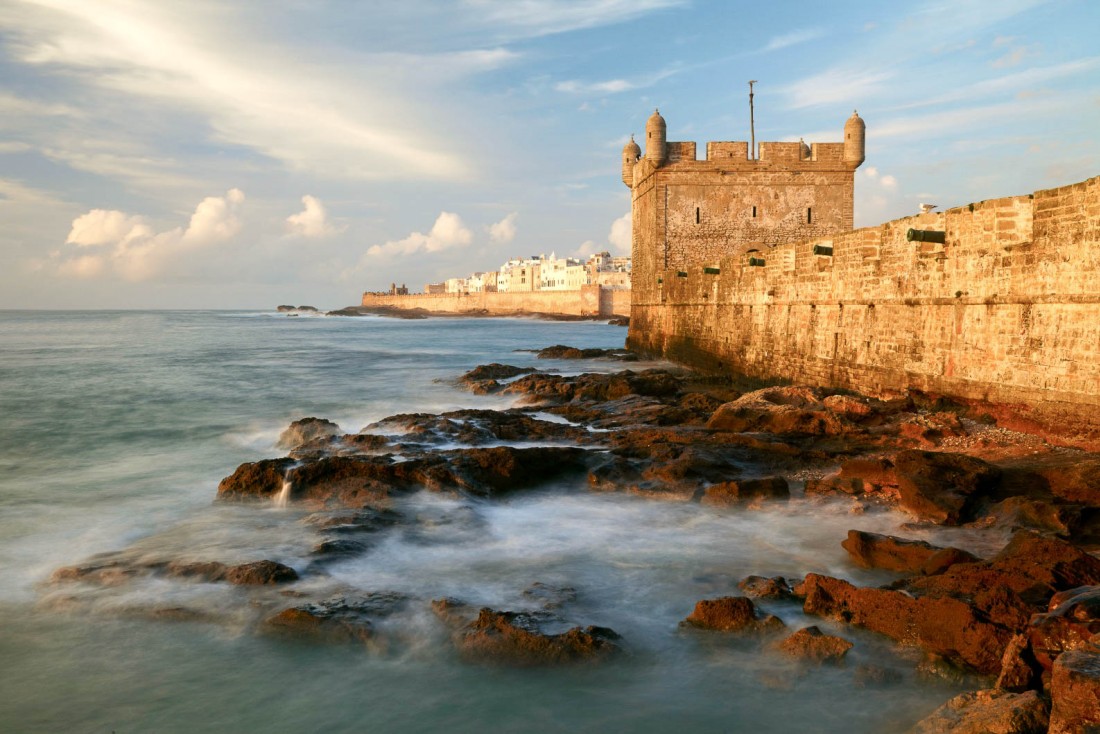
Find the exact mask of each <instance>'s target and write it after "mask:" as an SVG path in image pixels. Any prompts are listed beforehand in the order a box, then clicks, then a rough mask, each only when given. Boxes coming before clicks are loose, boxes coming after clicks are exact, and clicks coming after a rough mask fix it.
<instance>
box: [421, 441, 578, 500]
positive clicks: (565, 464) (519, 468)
mask: <svg viewBox="0 0 1100 734" xmlns="http://www.w3.org/2000/svg"><path fill="white" fill-rule="evenodd" d="M441 456H442V457H443V458H444V459H446V462H445V463H442V464H439V465H436V466H433V467H430V468H429V469H426V470H425V471H424V472H422V475H423V478H424V485H425V486H426V487H428V488H429V489H438V488H444V489H445V488H448V487H456V488H459V489H462V490H465V491H466V492H469V493H470V494H474V495H477V496H480V497H495V496H499V495H504V494H508V493H511V492H516V491H518V490H521V489H528V488H530V487H536V486H538V485H541V484H545V483H546V482H548V481H550V480H552V479H555V478H557V477H561V476H564V475H568V474H571V473H579V472H583V471H584V470H585V468H586V467H587V458H588V453H587V452H586V451H585V450H584V449H579V448H571V447H541V446H540V447H533V448H515V447H512V446H496V447H493V448H482V449H457V450H454V451H447V452H442V453H441Z"/></svg>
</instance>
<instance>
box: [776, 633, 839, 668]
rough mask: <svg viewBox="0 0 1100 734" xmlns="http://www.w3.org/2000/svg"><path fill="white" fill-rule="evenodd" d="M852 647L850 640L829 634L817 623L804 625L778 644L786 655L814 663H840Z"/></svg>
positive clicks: (777, 646)
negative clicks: (808, 625)
mask: <svg viewBox="0 0 1100 734" xmlns="http://www.w3.org/2000/svg"><path fill="white" fill-rule="evenodd" d="M852 647H853V645H852V643H851V642H848V640H845V639H844V638H843V637H836V636H834V635H827V634H825V633H824V632H822V631H821V630H820V629H819V628H818V627H817V626H816V625H814V626H810V627H804V628H803V629H800V630H799V631H798V632H795V633H794V634H793V635H791V636H790V637H788V638H787V639H785V640H783V641H782V642H780V643H779V644H778V645H776V648H777V649H778V650H779V651H780V652H782V653H784V654H785V655H790V656H791V657H795V658H799V659H801V660H807V661H810V662H814V663H838V662H840V661H841V660H843V659H844V656H845V655H847V654H848V651H849V650H851V649H852Z"/></svg>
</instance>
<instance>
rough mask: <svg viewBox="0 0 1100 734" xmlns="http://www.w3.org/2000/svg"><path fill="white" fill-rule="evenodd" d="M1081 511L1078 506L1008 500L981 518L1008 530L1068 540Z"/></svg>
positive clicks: (1013, 498)
mask: <svg viewBox="0 0 1100 734" xmlns="http://www.w3.org/2000/svg"><path fill="white" fill-rule="evenodd" d="M1082 510H1083V508H1082V507H1081V506H1080V505H1066V504H1057V503H1054V502H1047V501H1045V500H1040V499H1032V498H1029V497H1009V498H1008V499H1005V500H1002V501H1000V502H998V503H997V504H995V505H993V506H992V507H991V508H990V509H989V510H988V511H987V512H985V513H984V517H986V518H989V519H991V520H992V521H993V522H994V523H995V524H997V525H1003V526H1005V527H1008V528H1009V529H1011V530H1019V529H1021V528H1026V529H1028V530H1038V531H1041V532H1048V533H1054V534H1056V535H1061V536H1062V537H1069V536H1070V535H1072V534H1073V531H1074V530H1075V529H1076V528H1077V527H1078V525H1079V524H1080V522H1081V515H1082Z"/></svg>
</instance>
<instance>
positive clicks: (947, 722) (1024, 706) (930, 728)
mask: <svg viewBox="0 0 1100 734" xmlns="http://www.w3.org/2000/svg"><path fill="white" fill-rule="evenodd" d="M1048 718H1049V715H1048V712H1047V705H1046V702H1045V701H1043V699H1042V697H1041V696H1040V695H1039V694H1038V692H1036V691H1028V692H1027V693H1009V692H1008V691H998V690H996V689H991V690H984V691H971V692H970V693H963V694H960V695H958V696H955V697H954V698H952V699H951V700H950V701H948V702H947V703H945V704H944V705H943V706H940V707H939V708H938V709H936V710H935V711H934V712H933V713H932V715H931V716H929V717H928V718H926V719H924V720H923V721H921V722H919V723H918V724H917V725H916V726H914V727H913V728H912V729H910V730H909V733H910V734H947V733H948V732H950V734H1045V732H1046V730H1047V722H1048Z"/></svg>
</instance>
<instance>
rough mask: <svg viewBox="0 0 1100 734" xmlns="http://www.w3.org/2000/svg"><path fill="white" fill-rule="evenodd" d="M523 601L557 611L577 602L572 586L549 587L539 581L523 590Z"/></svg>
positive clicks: (575, 592)
mask: <svg viewBox="0 0 1100 734" xmlns="http://www.w3.org/2000/svg"><path fill="white" fill-rule="evenodd" d="M523 596H524V598H525V599H529V600H531V601H533V602H536V603H537V604H538V605H539V606H540V607H542V608H543V609H546V610H550V609H558V608H559V607H563V606H565V605H566V604H570V603H572V602H575V601H576V600H577V590H576V589H574V588H573V587H572V586H551V585H550V584H544V583H542V582H541V581H536V582H535V583H533V584H531V585H530V586H528V587H527V588H526V589H524V590H523Z"/></svg>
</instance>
